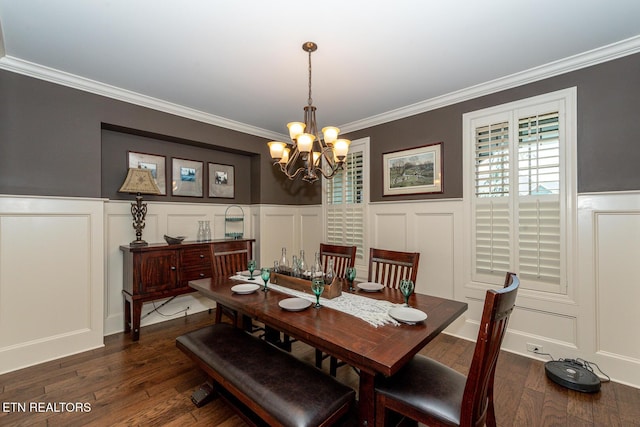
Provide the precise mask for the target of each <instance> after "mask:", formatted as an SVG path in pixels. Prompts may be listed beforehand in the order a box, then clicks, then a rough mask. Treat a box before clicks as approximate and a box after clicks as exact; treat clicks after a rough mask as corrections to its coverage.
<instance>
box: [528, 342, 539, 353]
mask: <svg viewBox="0 0 640 427" xmlns="http://www.w3.org/2000/svg"><path fill="white" fill-rule="evenodd" d="M527 351H530V352H531V353H542V346H541V345H540V344H532V343H530V342H528V343H527Z"/></svg>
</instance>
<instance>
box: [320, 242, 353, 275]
mask: <svg viewBox="0 0 640 427" xmlns="http://www.w3.org/2000/svg"><path fill="white" fill-rule="evenodd" d="M357 250H358V247H357V246H341V245H329V244H326V243H320V261H321V262H322V268H323V271H324V272H325V273H326V272H327V265H329V260H333V272H334V273H335V275H336V277H340V278H344V277H345V276H346V274H347V268H348V267H353V266H354V265H355V264H356V252H357Z"/></svg>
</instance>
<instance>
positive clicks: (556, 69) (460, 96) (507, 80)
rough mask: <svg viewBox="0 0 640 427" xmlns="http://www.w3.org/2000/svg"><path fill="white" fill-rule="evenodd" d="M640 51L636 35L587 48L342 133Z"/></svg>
mask: <svg viewBox="0 0 640 427" xmlns="http://www.w3.org/2000/svg"><path fill="white" fill-rule="evenodd" d="M638 52H640V36H634V37H631V38H629V39H626V40H622V41H620V42H616V43H613V44H610V45H607V46H603V47H600V48H597V49H593V50H590V51H587V52H583V53H580V54H577V55H574V56H570V57H567V58H564V59H561V60H558V61H554V62H550V63H548V64H545V65H541V66H539V67H535V68H531V69H529V70H526V71H522V72H519V73H515V74H511V75H509V76H506V77H501V78H499V79H495V80H491V81H488V82H485V83H481V84H478V85H475V86H471V87H468V88H466V89H462V90H459V91H456V92H451V93H448V94H446V95H442V96H438V97H435V98H431V99H427V100H425V101H420V102H417V103H415V104H411V105H407V106H405V107H400V108H397V109H395V110H391V111H387V112H385V113H381V114H377V115H375V116H371V117H368V118H365V119H362V120H356V121H354V122H350V123H346V124H343V125H340V126H339V128H340V131H341V132H342V133H347V132H353V131H356V130H360V129H366V128H370V127H372V126H377V125H380V124H383V123H388V122H391V121H394V120H398V119H403V118H405V117H410V116H414V115H416V114H420V113H425V112H427V111H431V110H435V109H437V108H442V107H446V106H448V105H453V104H457V103H459V102H463V101H467V100H470V99H474V98H478V97H480V96H485V95H489V94H492V93H495V92H500V91H502V90H506V89H511V88H514V87H518V86H522V85H524V84H528V83H533V82H536V81H539V80H543V79H546V78H549V77H554V76H558V75H560V74H566V73H568V72H571V71H576V70H579V69H581V68H586V67H590V66H592V65H597V64H601V63H603V62H607V61H612V60H614V59H617V58H622V57H624V56H628V55H632V54H634V53H638Z"/></svg>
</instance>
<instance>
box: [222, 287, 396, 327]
mask: <svg viewBox="0 0 640 427" xmlns="http://www.w3.org/2000/svg"><path fill="white" fill-rule="evenodd" d="M231 278H232V279H235V280H242V281H243V282H245V283H255V284H260V285H261V286H262V285H264V282H263V281H262V280H261V279H260V277H259V276H256V281H255V282H249V281H248V280H247V278H246V277H245V276H242V275H235V276H231ZM267 286H268V287H269V288H270V289H274V290H276V291H278V292H282V293H284V294H288V295H292V296H295V297H298V298H304V299H306V300H309V301H311V302H313V303H314V304H315V302H316V297H315V295H311V294H307V293H304V292H301V291H297V290H295V289H290V288H287V287H285V286H280V285H275V284H273V283H271V282H267ZM309 286H311V285H309ZM320 304H322V305H323V306H324V307H329V308H332V309H334V310H338V311H341V312H343V313H347V314H350V315H352V316H355V317H357V318H359V319H362V320H364V321H365V322H367V323H369V324H370V325H372V326H375V327H376V328H377V327H378V326H383V325H386V324H387V323H391V324H393V325H399V324H400V323H399V322H398V321H397V320H395V319H394V318H393V317H391V316H389V310H390V309H391V308H393V307H401V306H402V305H403V304H395V303H392V302H390V301H385V300H379V299H373V298H367V297H364V296H361V295H355V294H350V293H346V292H343V293H342V294H341V295H340V296H339V297H336V298H332V299H327V298H322V297H320Z"/></svg>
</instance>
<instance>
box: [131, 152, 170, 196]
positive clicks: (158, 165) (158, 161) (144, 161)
mask: <svg viewBox="0 0 640 427" xmlns="http://www.w3.org/2000/svg"><path fill="white" fill-rule="evenodd" d="M165 164H166V159H165V157H164V156H157V155H155V154H145V153H136V152H135V151H129V164H128V167H129V168H137V167H140V168H142V169H150V170H151V175H153V179H154V180H155V181H156V185H157V186H158V188H159V189H160V194H162V195H163V196H164V195H166V194H167V181H166V176H167V173H166V171H165V170H166V169H165Z"/></svg>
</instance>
